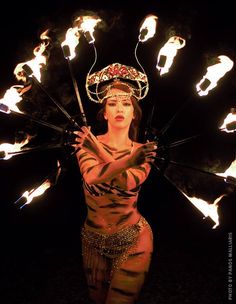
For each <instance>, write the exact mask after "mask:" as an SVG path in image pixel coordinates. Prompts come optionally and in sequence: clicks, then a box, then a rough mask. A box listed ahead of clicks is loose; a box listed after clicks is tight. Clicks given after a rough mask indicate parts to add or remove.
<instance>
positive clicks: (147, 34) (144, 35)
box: [138, 15, 158, 42]
mask: <svg viewBox="0 0 236 304" xmlns="http://www.w3.org/2000/svg"><path fill="white" fill-rule="evenodd" d="M157 20H158V17H157V16H155V15H148V16H147V17H146V18H145V19H144V21H143V23H142V25H141V27H140V29H139V33H140V35H139V37H138V39H139V41H141V42H145V41H147V40H148V39H149V38H152V37H153V36H154V35H155V33H156V26H157Z"/></svg>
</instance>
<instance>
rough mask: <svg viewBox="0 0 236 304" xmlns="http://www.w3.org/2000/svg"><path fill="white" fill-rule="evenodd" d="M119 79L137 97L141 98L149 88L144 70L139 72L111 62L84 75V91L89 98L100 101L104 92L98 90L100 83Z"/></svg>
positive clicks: (130, 67)
mask: <svg viewBox="0 0 236 304" xmlns="http://www.w3.org/2000/svg"><path fill="white" fill-rule="evenodd" d="M116 79H117V80H118V79H119V80H120V81H121V82H124V83H126V84H127V86H128V87H129V84H130V89H131V92H132V95H133V96H134V97H135V98H136V99H137V100H141V99H143V98H144V97H145V96H146V95H147V93H148V90H149V85H148V78H147V75H146V73H145V72H140V71H138V70H137V69H135V68H134V67H132V66H127V65H125V64H121V63H112V64H110V65H108V66H106V67H105V68H103V69H102V70H100V71H97V72H94V73H93V74H90V73H88V74H87V77H86V92H87V95H88V97H89V99H90V100H92V101H94V102H96V103H102V102H103V99H104V92H101V91H100V87H101V85H102V84H106V83H109V82H111V81H114V80H116Z"/></svg>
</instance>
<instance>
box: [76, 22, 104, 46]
mask: <svg viewBox="0 0 236 304" xmlns="http://www.w3.org/2000/svg"><path fill="white" fill-rule="evenodd" d="M101 21H102V20H101V19H100V18H99V17H98V16H80V17H78V18H77V19H76V20H75V21H74V23H75V24H76V26H77V27H78V28H79V30H81V31H82V32H83V33H84V34H85V37H86V39H87V40H88V42H89V43H94V42H95V38H94V35H93V33H94V29H95V27H96V25H97V24H98V23H99V22H101ZM87 33H89V37H88V35H87Z"/></svg>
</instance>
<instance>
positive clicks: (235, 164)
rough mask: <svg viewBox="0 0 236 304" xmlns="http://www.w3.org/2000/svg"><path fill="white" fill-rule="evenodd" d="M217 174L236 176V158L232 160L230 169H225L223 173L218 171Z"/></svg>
mask: <svg viewBox="0 0 236 304" xmlns="http://www.w3.org/2000/svg"><path fill="white" fill-rule="evenodd" d="M216 174H217V175H220V176H223V177H227V176H233V177H235V178H236V159H235V160H234V161H232V163H231V164H230V166H229V167H228V169H226V170H225V172H223V173H216Z"/></svg>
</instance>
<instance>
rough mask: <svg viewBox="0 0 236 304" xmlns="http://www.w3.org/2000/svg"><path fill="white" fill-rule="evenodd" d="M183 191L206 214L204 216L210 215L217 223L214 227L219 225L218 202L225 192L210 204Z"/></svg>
mask: <svg viewBox="0 0 236 304" xmlns="http://www.w3.org/2000/svg"><path fill="white" fill-rule="evenodd" d="M182 193H183V194H184V196H185V197H186V198H187V199H188V200H189V201H190V202H191V203H192V204H193V205H194V206H195V207H196V208H197V209H198V210H199V211H201V213H202V214H204V218H205V217H210V218H211V219H212V220H213V221H214V222H215V225H214V226H213V227H212V228H213V229H215V228H216V227H217V226H219V214H218V202H219V201H220V200H221V198H222V197H223V196H224V194H223V195H221V196H220V197H218V198H217V199H216V200H215V201H214V202H213V204H209V203H208V202H206V201H204V200H202V199H200V198H197V197H189V196H188V195H186V194H185V193H184V192H182Z"/></svg>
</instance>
